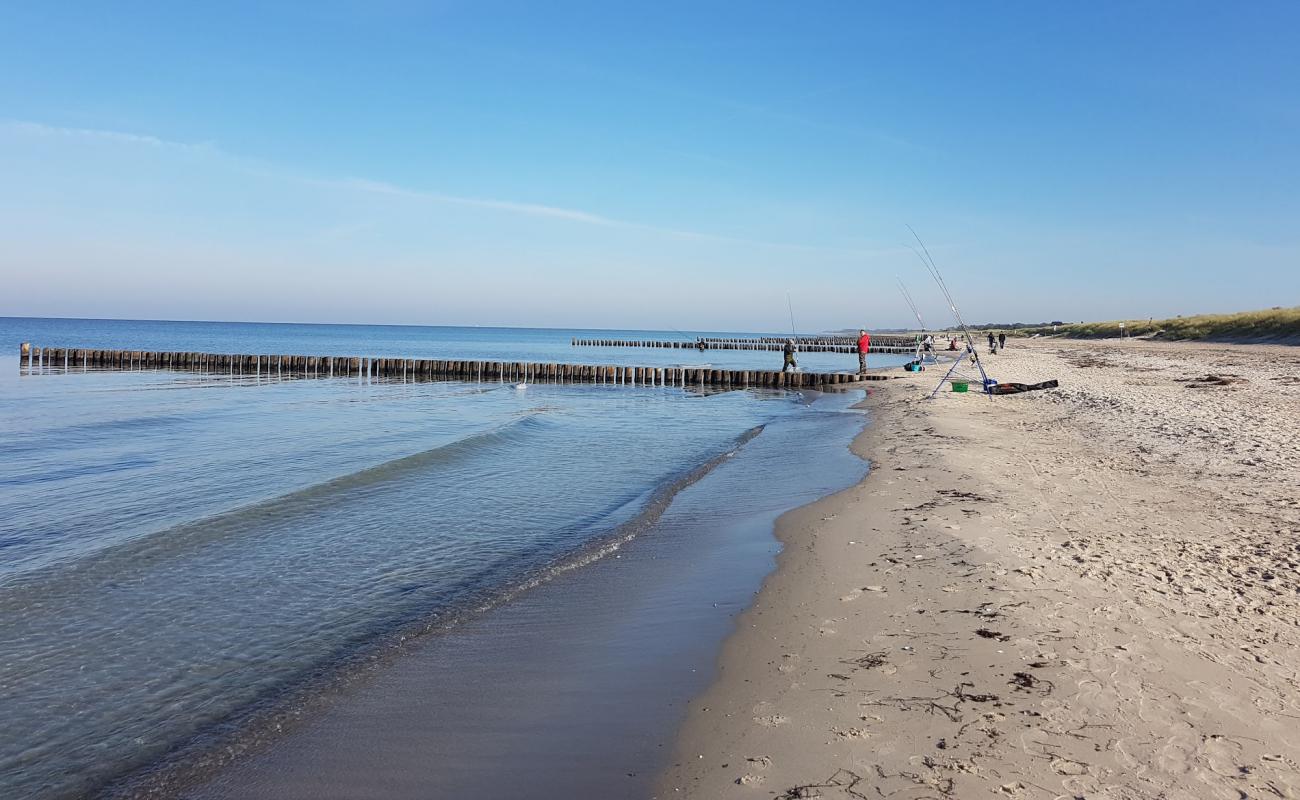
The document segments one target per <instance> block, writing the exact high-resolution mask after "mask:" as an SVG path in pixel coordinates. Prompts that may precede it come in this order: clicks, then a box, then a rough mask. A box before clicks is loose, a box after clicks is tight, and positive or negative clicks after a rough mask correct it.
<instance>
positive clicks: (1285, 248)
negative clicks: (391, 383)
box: [0, 0, 1300, 329]
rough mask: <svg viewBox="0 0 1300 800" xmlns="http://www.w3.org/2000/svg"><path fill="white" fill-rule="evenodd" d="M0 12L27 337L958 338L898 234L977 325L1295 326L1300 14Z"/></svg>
mask: <svg viewBox="0 0 1300 800" xmlns="http://www.w3.org/2000/svg"><path fill="white" fill-rule="evenodd" d="M200 6H206V7H200ZM4 19H5V21H4V24H3V25H0V273H2V274H3V276H4V278H3V280H4V285H5V290H4V292H3V293H0V314H4V315H50V316H95V317H136V318H139V317H144V318H170V319H176V318H184V319H250V320H275V321H320V322H397V323H416V324H505V325H545V326H612V327H665V326H674V327H679V328H686V329H691V328H695V329H701V328H704V329H709V328H712V329H718V328H742V329H774V328H779V327H781V325H782V323H783V322H784V321H785V319H786V316H785V313H786V294H787V292H788V293H789V294H790V296H791V298H792V301H793V304H794V307H795V311H796V314H797V316H798V317H799V318H800V323H801V325H806V326H807V327H822V328H839V327H850V326H857V325H859V324H867V325H873V326H881V327H887V326H894V325H903V324H907V322H908V321H909V320H908V312H907V309H906V307H905V305H904V304H903V301H902V300H901V298H900V297H899V295H898V292H897V290H896V289H895V288H894V277H895V276H900V277H902V278H903V280H904V282H906V283H907V284H908V285H909V288H910V289H911V291H912V294H913V295H914V296H915V297H916V299H917V300H918V303H919V304H920V305H921V307H922V311H923V312H924V313H926V314H927V315H928V316H929V317H931V318H932V319H933V320H936V322H946V321H947V319H946V317H945V313H944V312H945V309H944V306H943V304H942V303H941V302H939V300H938V293H937V291H936V290H935V288H934V286H933V284H932V283H931V282H930V281H929V278H928V276H927V275H926V274H925V272H923V271H922V269H921V267H920V264H919V262H918V261H917V260H916V257H915V256H914V255H913V254H912V252H911V251H910V250H909V249H908V246H907V245H908V243H909V241H910V238H909V234H908V231H907V228H906V227H905V226H906V225H907V224H911V225H912V226H914V227H915V228H916V229H917V230H918V231H919V232H920V233H921V235H922V236H923V237H925V239H926V241H927V244H929V246H930V250H931V251H932V253H933V254H934V256H935V258H936V259H937V261H938V262H939V265H940V267H941V268H943V269H944V270H945V273H946V276H947V278H948V283H949V285H950V287H951V288H952V289H953V291H954V293H955V294H956V296H957V298H958V301H959V302H960V303H961V304H962V306H963V308H962V310H963V312H964V314H965V316H966V317H967V318H968V319H970V320H1043V319H1099V318H1115V317H1147V316H1153V315H1154V316H1165V315H1172V314H1179V313H1196V312H1202V311H1231V310H1243V309H1249V308H1261V307H1267V306H1271V305H1296V304H1300V189H1298V188H1297V187H1300V145H1298V143H1300V47H1296V46H1295V45H1294V32H1295V31H1296V30H1300V5H1297V4H1295V3H1268V2H1252V3H1244V4H1226V3H1218V4H1210V3H1195V2H1178V3H1175V2H1162V3H1143V2H1136V3H1134V2H1124V3H1074V4H1065V3H1041V2H1029V3H1014V2H997V3H971V2H962V3H896V4H876V3H865V2H863V3H857V2H855V3H800V4H796V3H773V4H765V3H726V4H723V3H703V2H690V3H676V2H658V3H654V4H643V5H641V6H639V7H631V6H630V4H620V3H608V2H592V3H564V2H561V3H517V4H513V3H493V2H473V3H470V2H440V3H407V2H401V1H400V0H387V1H386V2H344V1H343V0H335V1H334V2H328V1H327V2H317V3H311V4H303V5H301V6H293V5H289V4H247V5H245V4H241V3H225V4H182V3H113V4H107V3H103V4H91V3H81V4H64V3H59V2H52V1H50V2H41V3H7V4H5V8H4ZM805 320H806V323H805V322H804V321H805Z"/></svg>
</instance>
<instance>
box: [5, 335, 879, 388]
mask: <svg viewBox="0 0 1300 800" xmlns="http://www.w3.org/2000/svg"><path fill="white" fill-rule="evenodd" d="M19 365H20V368H22V367H25V368H26V369H28V370H29V371H30V370H35V369H51V368H52V369H119V370H141V369H170V370H189V371H197V372H202V373H208V374H214V373H215V374H228V375H244V376H262V375H264V376H277V375H296V376H302V377H320V378H325V377H350V376H368V377H378V378H402V379H407V380H470V381H501V382H519V381H526V382H529V383H595V384H609V385H626V386H684V387H685V386H698V387H711V388H728V389H740V388H745V387H750V386H754V387H768V386H770V387H793V388H800V387H813V386H824V385H828V384H845V383H853V382H854V381H857V380H860V379H865V380H883V379H884V378H885V376H883V375H870V376H861V377H860V376H858V375H856V374H853V373H849V372H779V371H776V370H735V369H714V368H711V367H691V366H679V367H630V366H613V365H596V364H557V363H537V362H524V361H473V360H442V359H429V358H368V357H358V356H301V355H231V354H224V353H195V352H171V351H166V352H158V351H148V350H92V349H81V348H63V347H46V348H40V347H28V346H26V345H24V348H23V350H22V351H21V360H20V364H19Z"/></svg>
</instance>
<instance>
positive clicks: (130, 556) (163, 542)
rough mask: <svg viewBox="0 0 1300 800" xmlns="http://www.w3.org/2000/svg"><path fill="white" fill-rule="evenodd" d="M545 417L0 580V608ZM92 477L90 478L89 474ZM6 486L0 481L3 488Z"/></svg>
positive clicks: (522, 431) (298, 509)
mask: <svg viewBox="0 0 1300 800" xmlns="http://www.w3.org/2000/svg"><path fill="white" fill-rule="evenodd" d="M544 413H545V412H544V411H541V410H534V411H530V412H528V413H524V414H520V415H518V416H516V417H514V418H512V419H510V420H508V421H506V422H504V423H502V424H500V425H497V426H496V427H494V428H491V429H489V430H485V431H479V432H476V433H472V434H469V435H467V436H464V437H462V438H460V439H456V440H455V441H452V442H447V443H444V444H440V445H438V446H436V447H431V448H429V449H427V450H422V451H420V452H418V453H413V454H411V455H408V456H403V457H401V458H395V459H392V460H390V461H385V462H383V463H381V464H376V465H373V466H369V467H365V468H363V469H359V470H357V471H355V472H351V473H348V474H346V475H340V476H338V477H335V478H331V479H329V480H326V481H321V482H319V483H315V484H312V485H309V486H305V487H303V488H300V489H296V490H294V491H292V492H288V493H285V494H281V495H277V496H275V497H270V498H266V499H263V500H259V501H257V502H254V503H250V504H248V505H243V506H239V507H237V508H234V509H231V510H229V511H223V512H221V513H218V514H215V515H211V516H207V517H201V518H199V519H194V520H188V521H186V522H182V523H180V524H178V525H173V526H170V527H167V528H163V529H161V530H157V531H154V532H151V533H148V534H146V535H143V536H140V537H136V538H133V539H127V540H125V541H122V542H119V543H116V544H113V545H110V546H108V547H106V548H104V549H101V550H96V551H94V552H91V553H88V554H85V555H83V556H81V557H78V558H75V559H71V560H65V561H60V562H57V563H55V564H51V565H46V566H42V567H40V568H37V569H34V570H31V571H27V572H21V573H16V574H13V575H10V576H7V577H6V578H5V579H4V580H0V609H3V608H4V607H5V605H6V603H5V594H6V592H7V591H8V590H10V589H15V588H22V587H29V586H33V585H40V586H50V585H52V584H53V583H55V582H58V583H68V584H79V583H84V582H86V581H93V580H94V579H95V578H96V577H97V576H104V575H112V574H116V573H117V572H118V570H119V569H120V565H122V564H125V563H133V562H137V561H139V560H141V559H157V558H159V557H162V556H167V555H173V554H175V553H177V552H178V551H183V550H186V549H189V548H193V547H196V546H199V545H202V544H203V543H205V542H208V541H211V540H213V539H217V538H224V537H229V536H232V535H239V534H240V533H255V532H256V531H257V529H258V527H259V523H264V522H265V521H266V520H267V519H270V518H274V519H276V520H277V521H283V520H285V519H286V518H290V517H292V516H294V515H295V514H299V513H305V512H308V511H316V510H318V509H319V508H320V507H321V505H323V504H328V503H330V502H333V501H335V500H336V499H337V498H341V497H344V496H345V495H347V494H349V493H355V492H362V493H364V492H365V491H366V490H367V489H370V488H372V487H377V486H382V485H383V484H384V483H386V482H388V481H392V480H396V479H398V478H401V477H403V476H405V475H408V474H411V473H416V472H420V471H423V470H427V469H430V468H432V467H436V466H439V465H442V464H447V463H450V462H453V461H455V460H457V459H461V458H466V457H469V456H471V455H473V454H474V453H475V452H476V451H478V450H481V449H483V448H485V447H489V446H493V445H498V444H509V445H522V444H523V443H524V441H525V439H526V437H527V436H528V435H529V433H531V432H536V431H538V430H539V429H540V428H541V427H542V425H543V424H544V423H543V422H542V417H543V414H544ZM88 474H90V473H88ZM3 483H4V481H0V484H3Z"/></svg>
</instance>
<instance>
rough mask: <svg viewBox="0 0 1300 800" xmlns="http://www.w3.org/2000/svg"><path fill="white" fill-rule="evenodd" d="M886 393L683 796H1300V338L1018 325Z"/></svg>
mask: <svg viewBox="0 0 1300 800" xmlns="http://www.w3.org/2000/svg"><path fill="white" fill-rule="evenodd" d="M988 364H989V368H990V372H991V374H992V375H993V376H994V377H996V378H998V379H1000V380H1008V381H1022V382H1037V381H1040V380H1044V379H1047V378H1058V379H1059V380H1060V382H1061V388H1060V389H1058V390H1055V391H1045V392H1036V393H1032V394H1026V395H1017V396H1010V397H1002V398H996V399H994V400H989V399H987V398H985V397H983V396H979V395H974V394H971V395H952V394H944V395H941V396H940V397H939V398H938V399H937V400H936V401H934V402H926V401H923V399H922V398H923V397H924V395H925V394H926V392H927V391H928V389H929V388H931V386H932V385H933V383H934V381H936V380H937V379H938V377H939V374H938V373H935V372H933V371H927V372H925V373H922V374H920V375H917V376H908V377H907V378H904V379H902V380H898V381H891V382H889V383H888V384H884V385H883V386H882V387H881V388H880V389H876V390H873V394H872V397H871V398H870V399H869V400H868V401H867V403H868V405H869V406H870V407H871V408H872V409H873V411H874V413H875V424H874V425H873V426H872V427H871V428H869V429H868V430H867V431H866V432H865V433H864V434H863V435H862V437H860V438H859V440H858V441H857V442H856V443H855V447H857V448H859V449H860V451H861V452H862V453H863V454H864V455H865V456H867V457H869V458H870V459H872V461H873V462H874V469H873V471H872V473H871V475H870V476H869V477H868V478H867V479H866V480H865V481H864V482H863V483H862V484H860V485H859V486H857V487H855V488H853V489H850V490H848V491H846V492H843V493H841V494H839V495H836V496H834V497H831V498H827V499H825V500H823V501H820V502H818V503H816V504H814V505H812V506H809V507H806V508H804V509H800V510H799V511H797V512H794V513H791V514H789V515H787V516H786V517H785V518H783V520H782V523H781V526H780V529H779V535H780V536H781V538H782V539H783V540H784V541H785V543H786V549H785V552H784V553H783V554H782V556H781V561H780V567H779V569H778V571H777V572H776V573H774V574H773V576H771V577H770V578H769V580H768V582H767V584H766V585H765V587H764V590H763V592H762V593H761V594H760V596H759V597H758V598H757V600H756V603H755V605H754V607H753V608H752V609H751V610H750V611H749V612H747V613H746V615H744V616H743V617H742V618H741V620H740V623H739V629H738V630H737V632H736V634H735V635H733V636H732V638H731V639H730V640H729V642H728V644H727V646H726V648H725V651H724V653H723V656H722V659H721V671H720V674H719V678H718V680H717V681H716V683H715V684H714V685H713V687H712V688H711V689H710V690H709V692H708V693H707V694H705V695H704V696H702V697H700V698H698V699H697V700H696V701H695V702H694V703H693V704H692V706H691V709H690V714H689V719H688V721H687V723H686V725H685V727H684V730H683V732H682V735H681V738H680V740H679V743H678V750H677V755H676V758H675V759H674V761H675V766H674V767H672V768H671V769H670V770H669V771H668V772H667V773H666V774H665V775H664V776H663V779H662V781H661V784H660V787H659V796H661V797H670V796H679V797H680V796H687V797H709V798H713V797H721V798H727V797H735V798H747V797H788V798H795V797H825V798H841V797H872V798H874V797H905V798H925V797H957V798H967V797H982V796H991V797H1026V798H1029V797H1034V798H1056V797H1062V798H1074V797H1087V798H1242V797H1295V796H1300V693H1298V692H1297V688H1298V683H1300V676H1298V675H1297V667H1298V666H1300V571H1298V569H1297V567H1298V565H1300V351H1297V350H1296V349H1294V348H1286V347H1267V346H1258V347H1256V346H1230V345H1203V344H1200V345H1193V344H1153V343H1141V342H1133V341H1125V342H1065V341H1050V342H1033V343H1020V342H1016V343H1013V346H1012V347H1011V348H1010V349H1008V350H1007V351H1005V352H1004V353H1002V354H999V355H997V356H993V357H990V358H988Z"/></svg>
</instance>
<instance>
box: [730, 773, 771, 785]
mask: <svg viewBox="0 0 1300 800" xmlns="http://www.w3.org/2000/svg"><path fill="white" fill-rule="evenodd" d="M766 780H767V778H764V777H763V776H762V775H752V774H748V775H741V776H740V777H739V778H736V783H738V784H740V785H741V786H762V785H763V782H764V781H766Z"/></svg>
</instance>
